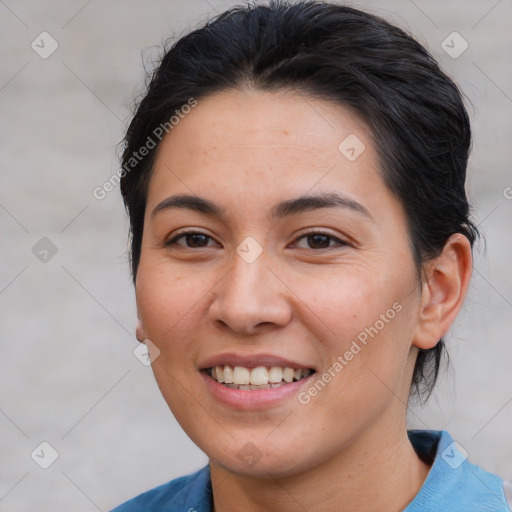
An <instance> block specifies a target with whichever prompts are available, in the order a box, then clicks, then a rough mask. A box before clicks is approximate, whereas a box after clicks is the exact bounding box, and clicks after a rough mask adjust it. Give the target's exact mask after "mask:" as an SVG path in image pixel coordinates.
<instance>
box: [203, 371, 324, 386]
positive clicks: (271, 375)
mask: <svg viewBox="0 0 512 512" xmlns="http://www.w3.org/2000/svg"><path fill="white" fill-rule="evenodd" d="M205 372H206V373H207V374H208V375H209V376H210V377H211V378H212V379H213V380H215V381H216V382H218V383H219V384H222V385H224V386H226V387H228V388H231V389H240V390H261V389H271V388H279V387H281V386H286V385H287V384H291V383H292V382H298V381H300V380H302V379H304V378H306V377H309V376H310V375H311V374H312V373H315V370H312V369H310V368H297V369H295V368H288V367H287V368H284V367H280V366H258V367H256V368H246V367H244V366H230V365H217V366H213V367H211V368H206V369H205Z"/></svg>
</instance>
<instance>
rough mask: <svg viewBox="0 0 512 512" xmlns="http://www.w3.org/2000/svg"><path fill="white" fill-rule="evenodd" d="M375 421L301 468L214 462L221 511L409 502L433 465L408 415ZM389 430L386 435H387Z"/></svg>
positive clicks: (321, 511) (340, 509)
mask: <svg viewBox="0 0 512 512" xmlns="http://www.w3.org/2000/svg"><path fill="white" fill-rule="evenodd" d="M383 427H385V426H383V425H382V424H380V423H379V424H378V425H377V424H375V425H373V427H371V428H369V429H367V430H366V431H365V432H363V433H362V434H360V435H359V436H358V438H357V439H355V440H353V441H352V442H351V443H350V446H348V447H347V448H346V449H344V450H342V451H341V452H340V453H338V454H336V455H335V456H333V457H331V458H330V459H328V460H326V461H324V462H323V463H321V464H319V465H317V466H315V467H314V468H312V469H309V470H307V471H304V472H302V473H300V474H296V475H293V476H287V477H285V478H274V477H273V476H271V475H270V474H269V477H268V478H251V477H248V476H241V475H237V474H234V473H231V472H229V471H228V470H226V469H225V468H223V467H221V466H219V465H218V464H216V463H214V462H210V472H211V479H212V488H213V489H214V491H213V495H214V502H215V508H214V510H215V512H236V511H238V510H245V511H246V512H260V511H266V512H273V511H276V512H277V511H279V512H292V511H294V512H295V511H296V510H298V509H299V510H315V512H333V511H336V512H345V511H346V512H348V511H349V510H350V511H353V510H365V511H366V512H378V511H382V510H387V511H396V512H399V511H401V510H403V509H404V508H406V506H407V505H408V504H409V503H410V502H411V501H412V499H413V498H414V496H415V495H416V494H417V493H418V491H419V489H420V488H421V486H422V485H423V482H424V481H425V479H426V477H427V475H428V471H429V469H430V467H429V466H428V465H426V464H425V463H424V462H422V461H421V460H420V459H419V458H418V456H417V455H416V453H415V451H414V449H413V447H412V445H411V443H410V442H409V439H408V437H407V430H406V425H405V420H404V421H403V424H402V425H401V426H400V427H401V428H399V429H398V428H397V425H396V423H395V424H394V425H392V428H383ZM383 434H384V435H383Z"/></svg>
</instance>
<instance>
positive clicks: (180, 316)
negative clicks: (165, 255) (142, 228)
mask: <svg viewBox="0 0 512 512" xmlns="http://www.w3.org/2000/svg"><path fill="white" fill-rule="evenodd" d="M202 275H203V277H198V276H197V274H196V275H195V276H194V275H186V276H185V275H183V274H182V273H181V272H180V271H179V270H177V269H173V268H170V267H169V266H168V265H165V266H164V265H162V266H161V267H160V268H159V266H158V265H152V266H151V267H149V266H145V265H144V264H143V263H141V266H140V268H139V271H138V273H137V284H136V300H137V310H138V313H139V317H140V319H141V322H142V325H143V328H144V331H145V335H146V337H148V338H149V339H151V341H153V342H154V343H155V344H156V345H157V346H158V347H159V348H160V350H161V351H162V352H167V351H171V350H180V349H185V348H186V345H187V344H189V343H191V342H192V341H193V340H192V338H193V335H192V333H193V332H194V331H197V327H198V325H199V324H200V323H201V317H202V316H203V314H204V312H203V311H202V309H203V308H204V299H205V296H206V295H207V291H208V290H209V289H210V288H211V287H212V286H213V283H210V282H209V281H207V280H206V279H205V278H204V275H205V274H204V273H203V274H202ZM176 339H179V340H180V343H173V341H174V340H176Z"/></svg>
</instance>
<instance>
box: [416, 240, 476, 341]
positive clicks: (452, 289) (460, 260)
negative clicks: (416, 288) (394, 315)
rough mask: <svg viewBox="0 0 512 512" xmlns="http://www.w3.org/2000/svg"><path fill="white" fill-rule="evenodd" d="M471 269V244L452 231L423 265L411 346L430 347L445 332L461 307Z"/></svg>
mask: <svg viewBox="0 0 512 512" xmlns="http://www.w3.org/2000/svg"><path fill="white" fill-rule="evenodd" d="M472 269H473V262H472V255H471V244H470V243H469V240H468V239H467V238H466V237H465V236H464V235H462V234H461V233H455V234H454V235H452V236H451V237H450V238H449V239H448V241H447V242H446V244H445V246H444V249H443V252H442V253H441V254H440V255H439V256H438V257H436V258H435V259H434V260H432V261H430V262H429V263H428V264H427V266H426V268H425V277H424V279H423V282H422V292H421V301H420V311H419V318H418V324H417V326H416V330H415V334H414V337H413V345H414V346H416V347H418V348H421V349H430V348H433V347H435V346H436V344H437V343H438V341H439V340H440V339H441V338H442V337H443V336H444V335H445V334H446V332H447V331H448V329H449V328H450V325H451V324H452V323H453V321H454V320H455V317H456V316H457V314H458V312H459V311H460V308H461V307H462V303H463V301H464V297H465V296H466V292H467V289H468V286H469V281H470V279H471V272H472Z"/></svg>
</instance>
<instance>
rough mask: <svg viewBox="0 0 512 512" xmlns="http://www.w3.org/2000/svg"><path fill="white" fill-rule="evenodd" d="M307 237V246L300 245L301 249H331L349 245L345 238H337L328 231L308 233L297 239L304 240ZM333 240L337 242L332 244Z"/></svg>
mask: <svg viewBox="0 0 512 512" xmlns="http://www.w3.org/2000/svg"><path fill="white" fill-rule="evenodd" d="M303 239H305V240H306V241H307V242H306V243H307V247H304V246H302V247H300V248H301V249H330V248H333V247H335V246H346V245H348V244H347V243H346V242H344V241H343V240H340V239H339V238H336V237H335V236H332V235H329V234H328V233H322V232H316V231H315V232H311V233H306V234H304V235H302V236H300V237H299V238H297V240H303ZM332 242H335V243H334V244H332V245H331V243H332Z"/></svg>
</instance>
